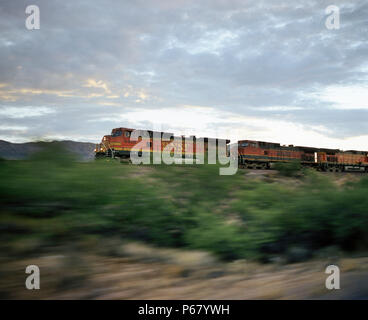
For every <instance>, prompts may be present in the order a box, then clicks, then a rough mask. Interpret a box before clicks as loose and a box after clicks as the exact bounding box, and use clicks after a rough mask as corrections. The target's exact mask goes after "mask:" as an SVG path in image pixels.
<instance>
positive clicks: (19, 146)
mask: <svg viewBox="0 0 368 320" xmlns="http://www.w3.org/2000/svg"><path fill="white" fill-rule="evenodd" d="M48 144H54V145H59V146H61V147H63V148H65V149H66V150H68V151H70V152H71V153H73V154H75V155H76V156H77V158H78V159H80V160H83V161H87V160H91V159H93V157H94V148H95V144H94V143H89V142H76V141H50V142H44V141H40V142H27V143H12V142H8V141H4V140H0V158H3V159H8V160H21V159H26V158H28V157H29V156H30V155H31V154H32V153H34V152H36V151H39V150H41V149H42V148H43V147H45V146H47V145H48Z"/></svg>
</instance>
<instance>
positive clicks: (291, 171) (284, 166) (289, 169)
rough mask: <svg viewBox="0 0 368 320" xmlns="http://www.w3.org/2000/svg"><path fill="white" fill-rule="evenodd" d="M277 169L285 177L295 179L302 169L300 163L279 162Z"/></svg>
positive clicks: (276, 165)
mask: <svg viewBox="0 0 368 320" xmlns="http://www.w3.org/2000/svg"><path fill="white" fill-rule="evenodd" d="M275 169H276V170H277V171H278V172H279V173H280V174H281V175H283V176H285V177H295V176H296V175H297V174H298V172H299V171H300V169H301V165H300V162H299V161H292V162H277V163H276V164H275Z"/></svg>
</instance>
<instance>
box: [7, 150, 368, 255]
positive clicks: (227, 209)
mask: <svg viewBox="0 0 368 320" xmlns="http://www.w3.org/2000/svg"><path fill="white" fill-rule="evenodd" d="M283 165H284V164H283ZM285 165H287V170H286V171H285V172H287V175H290V174H291V173H293V172H294V173H295V168H296V166H294V165H295V164H293V167H292V170H291V169H290V165H291V164H285ZM218 169H219V167H218V166H217V165H212V166H211V165H193V166H150V167H147V166H127V165H121V164H119V163H118V162H117V161H103V162H102V161H94V162H90V163H78V162H76V161H74V159H73V158H72V157H70V156H69V155H67V154H66V153H65V152H64V151H63V150H60V149H55V148H51V149H45V150H43V151H42V152H40V153H38V154H35V155H34V156H33V157H32V158H31V159H30V160H26V161H3V162H2V163H1V166H0V230H1V234H0V237H1V240H2V250H5V249H6V247H7V245H8V244H11V243H12V242H14V243H15V242H16V243H18V244H19V242H21V241H30V240H34V241H35V242H37V243H44V244H47V245H48V246H49V245H58V244H64V243H67V242H75V241H79V240H81V239H84V238H85V237H88V236H93V237H98V238H99V239H102V240H101V241H103V240H104V239H106V238H109V237H111V236H114V237H116V236H120V237H121V238H123V239H134V240H141V241H146V242H149V243H151V244H155V245H158V246H168V247H183V248H194V249H202V250H208V251H211V252H213V253H215V254H217V255H218V256H219V257H220V258H222V259H225V260H232V259H239V258H242V259H243V258H251V259H255V258H258V259H262V260H265V261H267V260H268V259H267V257H269V256H272V255H274V254H282V255H285V256H286V257H289V258H288V259H289V261H299V260H300V259H305V258H306V257H309V256H310V252H314V251H315V250H319V249H321V248H324V247H331V246H335V247H337V248H339V249H344V250H360V249H361V250H366V249H367V248H368V235H367V231H366V226H367V225H368V210H367V208H368V197H367V196H366V195H367V192H368V178H364V179H362V180H361V181H358V182H350V183H349V184H347V185H344V186H342V187H339V188H338V187H336V186H335V185H334V184H333V183H331V181H329V179H328V178H323V177H321V176H320V175H318V174H313V175H310V174H308V175H307V177H306V179H304V180H303V181H304V182H303V184H301V185H300V186H296V187H292V186H285V185H283V184H278V183H266V182H264V181H261V180H248V179H247V180H246V179H244V177H243V176H242V173H241V172H239V173H238V174H237V175H234V176H219V174H218ZM294 173H293V174H294ZM284 174H285V173H284ZM295 248H297V249H295Z"/></svg>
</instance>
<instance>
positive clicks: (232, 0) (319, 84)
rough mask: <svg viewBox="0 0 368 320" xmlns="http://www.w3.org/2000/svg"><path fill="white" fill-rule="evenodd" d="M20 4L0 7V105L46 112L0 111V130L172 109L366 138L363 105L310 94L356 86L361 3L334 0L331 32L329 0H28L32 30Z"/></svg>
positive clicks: (34, 130) (362, 73) (104, 126)
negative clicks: (336, 12) (34, 22)
mask: <svg viewBox="0 0 368 320" xmlns="http://www.w3.org/2000/svg"><path fill="white" fill-rule="evenodd" d="M28 4H30V2H29V1H23V0H14V1H2V2H1V3H0V108H2V109H5V110H6V108H9V107H12V108H16V107H19V112H24V109H23V111H22V108H21V107H32V106H33V107H34V108H40V107H43V108H49V109H50V110H52V112H45V113H41V114H37V115H33V116H30V117H26V116H23V117H14V116H9V115H7V114H6V113H4V112H3V113H0V119H1V123H2V127H0V138H10V139H18V138H24V139H27V138H30V137H34V136H42V135H50V136H60V137H70V138H74V139H87V140H94V139H96V137H100V136H102V135H103V134H105V133H107V132H109V131H110V129H111V127H113V126H114V125H115V124H116V123H113V122H110V123H109V122H106V121H105V122H99V121H98V120H99V119H100V118H102V117H103V116H106V115H109V116H111V117H114V116H118V115H119V116H121V115H123V114H124V113H125V112H128V111H129V110H141V109H152V108H154V109H161V108H167V107H172V108H180V107H181V106H182V105H199V106H210V107H213V108H215V109H218V110H222V111H227V112H233V113H234V114H236V115H241V116H252V117H263V118H268V119H275V120H280V119H281V120H287V121H290V122H295V123H299V124H303V125H315V126H325V127H328V128H329V129H330V130H331V131H332V132H333V134H334V136H336V137H339V138H345V137H351V136H355V135H363V134H368V126H367V124H366V121H365V119H366V118H367V117H366V116H367V112H368V110H365V109H354V110H334V109H333V108H332V107H333V105H331V104H330V103H327V102H326V101H324V100H321V99H320V98H318V96H316V95H315V93H317V92H320V91H322V90H323V89H324V88H327V87H328V86H337V85H345V86H348V85H352V86H353V85H366V81H367V76H366V71H367V63H366V56H367V53H368V45H367V40H368V39H367V34H368V33H367V31H368V30H367V29H368V24H367V22H366V17H367V15H368V4H367V3H366V1H363V0H361V1H354V2H351V1H335V4H336V5H338V6H339V7H340V10H341V18H340V19H341V28H340V29H339V30H327V29H326V28H325V26H324V22H325V18H326V15H325V11H324V10H325V8H326V7H327V6H328V5H330V4H331V3H330V1H293V2H290V1H271V0H269V1H266V0H263V1H256V2H255V1H244V0H227V1H224V0H205V1H194V0H193V1H182V0H180V1H179V0H177V1H170V0H158V1H149V2H147V1H143V0H136V1H124V2H117V1H113V0H108V1H103V2H101V1H92V0H78V1H74V2H64V1H47V0H34V1H32V4H36V5H38V6H39V7H40V10H41V29H40V30H37V31H28V30H26V28H25V27H24V21H25V12H24V11H25V7H26V6H27V5H28ZM273 106H282V107H285V108H284V109H277V108H273V109H272V108H269V109H267V107H273ZM287 107H290V108H287ZM292 107H298V108H294V109H293V108H292ZM12 110H14V109H12ZM283 110H284V111H283ZM162 116H163V117H164V116H165V115H162ZM149 120H150V119H139V121H141V122H142V123H144V121H149ZM121 125H122V126H123V125H124V126H134V123H129V122H128V121H126V122H124V123H121ZM19 127H22V128H23V129H22V130H20V129H19ZM4 128H5V129H4ZM12 128H14V129H12ZM24 128H25V129H24Z"/></svg>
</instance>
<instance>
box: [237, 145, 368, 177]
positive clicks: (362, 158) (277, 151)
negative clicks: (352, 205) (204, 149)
mask: <svg viewBox="0 0 368 320" xmlns="http://www.w3.org/2000/svg"><path fill="white" fill-rule="evenodd" d="M238 160H239V161H238V162H239V165H240V166H242V167H245V168H250V169H256V168H257V169H269V168H271V167H272V166H273V164H274V163H277V162H293V161H298V162H300V163H301V165H303V166H308V167H314V168H317V169H318V170H321V171H330V172H341V171H361V172H368V152H366V151H355V150H349V151H341V150H339V149H326V148H312V147H302V146H293V145H289V146H283V145H280V144H279V143H272V142H264V141H253V140H239V141H238Z"/></svg>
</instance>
